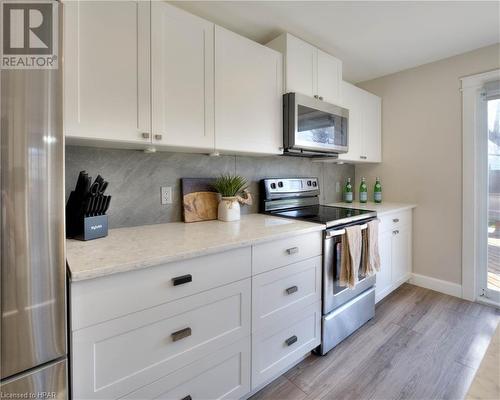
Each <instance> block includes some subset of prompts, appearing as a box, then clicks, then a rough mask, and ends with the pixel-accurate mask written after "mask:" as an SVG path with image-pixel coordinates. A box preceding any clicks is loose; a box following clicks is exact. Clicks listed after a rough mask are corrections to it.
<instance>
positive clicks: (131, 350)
mask: <svg viewBox="0 0 500 400" xmlns="http://www.w3.org/2000/svg"><path fill="white" fill-rule="evenodd" d="M250 296H251V280H250V279H245V280H242V281H239V282H235V283H232V284H229V285H226V286H223V287H220V288H216V289H212V290H210V291H207V292H203V293H199V294H197V295H194V296H191V297H189V298H186V299H181V300H177V301H174V302H170V303H167V304H164V305H161V306H158V307H154V308H151V309H148V310H144V311H141V312H137V313H134V314H131V315H128V316H125V317H121V318H117V319H114V320H112V321H108V322H104V323H102V324H99V325H95V326H92V327H90V328H86V329H81V330H78V331H76V332H73V334H72V353H73V354H72V355H73V357H72V365H73V369H72V374H73V395H74V397H75V398H86V399H92V398H107V399H114V398H117V397H119V396H123V395H125V394H127V393H130V392H131V391H133V390H136V389H137V388H139V387H141V386H144V385H147V384H149V383H151V382H153V381H155V380H157V379H160V378H161V377H163V376H165V375H167V374H169V373H171V372H173V371H175V370H177V369H179V368H181V367H183V366H185V365H187V364H190V363H192V362H194V361H196V360H197V359H200V358H202V357H204V356H207V355H209V354H210V353H212V352H214V351H216V350H217V349H219V348H221V347H223V346H227V345H229V344H231V343H234V342H236V341H238V340H239V339H242V338H244V337H247V336H248V335H250Z"/></svg>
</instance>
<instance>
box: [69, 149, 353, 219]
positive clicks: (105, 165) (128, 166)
mask: <svg viewBox="0 0 500 400" xmlns="http://www.w3.org/2000/svg"><path fill="white" fill-rule="evenodd" d="M82 170H85V171H87V172H88V173H89V175H90V176H92V177H93V178H95V177H96V176H97V174H101V175H102V176H103V177H104V178H105V179H106V180H107V181H109V186H108V189H107V191H106V192H107V194H110V195H112V196H113V198H112V201H111V206H110V209H109V211H108V214H109V223H110V227H111V228H117V227H127V226H137V225H148V224H158V223H165V222H174V221H182V201H181V191H180V190H181V185H180V178H198V177H216V176H218V175H220V174H222V173H231V174H239V175H242V176H244V177H245V178H246V179H247V180H248V182H249V189H250V192H251V193H252V195H253V198H254V204H253V205H252V206H245V207H243V208H242V212H243V213H255V212H258V209H259V189H258V183H259V180H260V179H262V178H268V177H318V178H319V179H320V185H321V202H322V203H330V202H335V201H340V200H341V197H342V194H341V192H339V193H336V191H335V183H336V182H339V183H340V186H341V187H342V185H343V182H344V181H345V179H346V178H347V177H350V178H351V179H352V180H354V167H353V166H352V165H347V164H344V165H337V164H334V163H317V162H312V161H311V160H310V159H304V158H295V157H282V156H274V157H249V156H220V157H210V156H207V155H201V154H185V153H166V152H157V153H149V154H148V153H144V152H141V151H136V150H115V149H105V148H93V147H81V146H66V199H67V198H68V196H69V193H70V191H71V190H72V189H73V188H74V185H75V183H76V179H77V176H78V173H79V172H80V171H82ZM161 186H171V187H172V192H173V199H174V201H173V203H172V204H167V205H161V204H160V187H161Z"/></svg>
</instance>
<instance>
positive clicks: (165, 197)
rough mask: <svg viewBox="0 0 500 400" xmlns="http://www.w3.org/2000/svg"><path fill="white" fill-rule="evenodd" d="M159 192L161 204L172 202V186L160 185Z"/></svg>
mask: <svg viewBox="0 0 500 400" xmlns="http://www.w3.org/2000/svg"><path fill="white" fill-rule="evenodd" d="M160 194H161V199H160V200H161V204H163V205H165V204H172V187H171V186H162V187H160Z"/></svg>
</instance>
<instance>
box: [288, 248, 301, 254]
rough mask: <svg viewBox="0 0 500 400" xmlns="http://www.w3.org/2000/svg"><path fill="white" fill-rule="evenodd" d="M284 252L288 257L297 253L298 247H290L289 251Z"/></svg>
mask: <svg viewBox="0 0 500 400" xmlns="http://www.w3.org/2000/svg"><path fill="white" fill-rule="evenodd" d="M286 252H287V253H288V254H290V255H292V254H297V253H298V252H299V248H298V247H290V248H289V249H286Z"/></svg>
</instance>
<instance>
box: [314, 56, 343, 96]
mask: <svg viewBox="0 0 500 400" xmlns="http://www.w3.org/2000/svg"><path fill="white" fill-rule="evenodd" d="M317 65H318V68H317V77H318V89H317V95H318V96H319V97H322V98H323V100H324V101H327V102H328V103H333V104H340V103H341V101H342V61H340V60H339V59H338V58H335V57H333V56H331V55H330V54H327V53H325V52H324V51H321V50H319V49H318V50H317Z"/></svg>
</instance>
